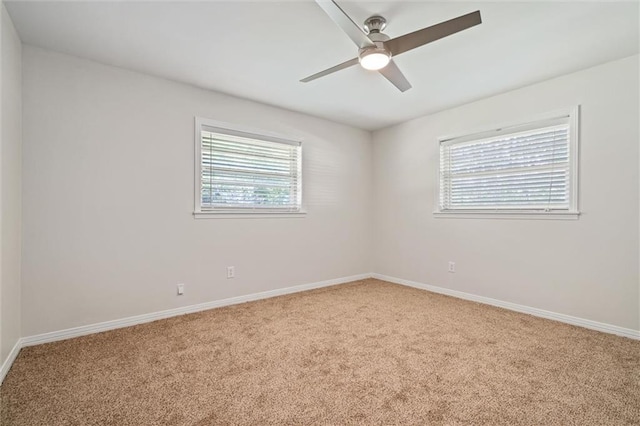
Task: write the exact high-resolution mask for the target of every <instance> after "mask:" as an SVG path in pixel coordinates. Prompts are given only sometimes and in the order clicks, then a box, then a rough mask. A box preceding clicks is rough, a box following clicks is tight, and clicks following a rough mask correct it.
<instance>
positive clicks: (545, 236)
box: [373, 56, 640, 330]
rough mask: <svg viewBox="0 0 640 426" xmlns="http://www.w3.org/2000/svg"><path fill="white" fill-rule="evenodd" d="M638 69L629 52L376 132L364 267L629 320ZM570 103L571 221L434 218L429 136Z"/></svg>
mask: <svg viewBox="0 0 640 426" xmlns="http://www.w3.org/2000/svg"><path fill="white" fill-rule="evenodd" d="M638 76H639V73H638V56H634V57H630V58H626V59H622V60H618V61H615V62H610V63H607V64H604V65H600V66H597V67H594V68H590V69H587V70H584V71H580V72H576V73H573V74H569V75H566V76H563V77H559V78H555V79H552V80H548V81H545V82H542V83H539V84H536V85H532V86H529V87H525V88H522V89H519V90H515V91H512V92H509V93H505V94H502V95H499V96H495V97H492V98H488V99H485V100H481V101H478V102H474V103H471V104H467V105H464V106H461V107H458V108H454V109H451V110H448V111H444V112H440V113H437V114H433V115H430V116H426V117H422V118H419V119H416V120H412V121H409V122H407V123H403V124H400V125H398V126H394V127H391V128H387V129H383V130H381V131H378V132H375V133H374V167H373V169H374V188H375V195H374V212H375V215H374V226H375V229H376V233H375V243H374V248H375V254H374V270H375V272H378V273H380V274H384V275H388V276H392V277H396V278H401V279H406V280H411V281H416V282H419V283H423V284H429V285H434V286H440V287H445V288H448V289H453V290H459V291H463V292H467V293H471V294H474V295H479V296H485V297H491V298H494V299H498V300H502V301H507V302H513V303H518V304H521V305H526V306H529V307H535V308H540V309H545V310H549V311H552V312H556V313H562V314H566V315H572V316H576V317H580V318H584V319H590V320H594V321H599V322H604V323H608V324H612V325H617V326H621V327H627V328H631V329H635V330H638V329H640V314H639V299H640V296H639V289H638V287H639V277H638V266H639V265H638V255H639V253H638V244H639V241H638V223H639V215H638V200H637V196H638V195H637V194H638V191H639V187H638V182H639V173H638V165H639V163H638V145H639V143H638V139H639V132H638V120H639V118H638V117H639V114H640V111H639V107H638V94H639V87H638ZM578 104H579V105H580V106H581V139H580V180H579V185H580V191H579V192H580V199H579V202H580V210H581V211H582V216H581V217H580V219H579V220H577V221H561V220H512V219H505V220H501V219H457V218H454V219H450V218H434V216H433V214H432V212H433V211H434V210H435V209H436V195H437V190H438V188H437V166H438V142H437V138H438V137H439V136H445V135H450V134H460V133H464V132H465V131H472V130H476V129H479V128H480V129H481V128H483V127H487V126H488V127H491V126H492V125H497V124H501V123H505V122H507V123H508V122H518V121H527V119H528V118H529V117H532V116H535V115H538V114H540V113H545V112H548V111H553V110H557V109H559V108H565V107H571V106H574V105H578ZM448 261H455V262H456V270H457V271H456V273H453V274H452V273H448V272H447V262H448Z"/></svg>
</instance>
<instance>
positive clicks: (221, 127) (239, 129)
mask: <svg viewBox="0 0 640 426" xmlns="http://www.w3.org/2000/svg"><path fill="white" fill-rule="evenodd" d="M203 128H206V129H207V130H209V131H212V132H220V133H226V134H235V135H237V136H244V137H250V138H255V139H259V140H265V141H271V142H278V143H285V144H289V145H297V146H302V140H301V139H294V138H291V137H289V136H284V135H280V134H278V133H274V132H267V131H264V130H259V129H253V128H249V127H246V126H239V125H237V124H231V123H225V122H222V121H216V120H211V119H208V118H202V117H195V126H194V146H195V155H194V163H195V164H194V165H195V167H194V170H195V174H194V207H193V216H194V217H195V218H196V219H265V218H269V219H277V218H301V217H305V216H306V214H307V213H306V211H305V210H304V191H302V197H303V198H302V205H301V206H300V209H299V210H297V211H283V210H280V209H269V208H260V209H243V210H240V209H215V210H209V209H206V210H203V209H202V205H201V196H202V194H201V193H200V191H201V184H200V179H201V176H202V175H201V173H202V141H201V137H202V135H201V130H202V129H203ZM299 179H300V185H301V186H302V185H303V183H302V173H301V175H300V176H299Z"/></svg>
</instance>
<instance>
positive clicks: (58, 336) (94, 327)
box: [21, 274, 371, 347]
mask: <svg viewBox="0 0 640 426" xmlns="http://www.w3.org/2000/svg"><path fill="white" fill-rule="evenodd" d="M370 277H371V274H360V275H352V276H350V277H343V278H336V279H332V280H326V281H319V282H315V283H310V284H302V285H297V286H293V287H286V288H279V289H275V290H269V291H263V292H260V293H253V294H247V295H244V296H236V297H230V298H228V299H221V300H214V301H211V302H205V303H200V304H197V305H189V306H183V307H180V308H175V309H169V310H166V311H160V312H151V313H148V314H143V315H136V316H133V317H127V318H122V319H118V320H113V321H105V322H101V323H97V324H89V325H83V326H80V327H74V328H68V329H66V330H60V331H52V332H50V333H43V334H37V335H34V336H28V337H23V338H22V339H21V340H22V346H23V347H25V346H33V345H40V344H42V343H50V342H56V341H58V340H65V339H71V338H74V337H80V336H85V335H87V334H93V333H100V332H102V331H108V330H114V329H116V328H122V327H129V326H132V325H137V324H143V323H146V322H151V321H157V320H160V319H164V318H170V317H175V316H178V315H184V314H191V313H194V312H200V311H205V310H207V309H213V308H219V307H222V306H229V305H236V304H238V303H245V302H251V301H254V300H260V299H267V298H270V297H275V296H282V295H285V294H291V293H298V292H301V291H306V290H312V289H315V288H321V287H328V286H332V285H337V284H344V283H348V282H351V281H358V280H362V279H365V278H370Z"/></svg>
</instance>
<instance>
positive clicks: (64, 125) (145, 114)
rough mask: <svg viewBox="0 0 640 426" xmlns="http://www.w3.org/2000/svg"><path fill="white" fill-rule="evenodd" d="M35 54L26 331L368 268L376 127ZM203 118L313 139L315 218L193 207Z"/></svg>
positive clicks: (310, 186) (27, 136) (27, 132)
mask: <svg viewBox="0 0 640 426" xmlns="http://www.w3.org/2000/svg"><path fill="white" fill-rule="evenodd" d="M23 55H24V56H23V58H24V61H23V72H24V73H23V81H24V85H23V94H24V99H23V101H24V121H25V123H26V126H25V129H24V182H23V185H24V193H23V203H24V204H23V205H24V214H23V222H24V229H25V232H24V236H23V245H24V257H23V267H22V273H23V280H22V297H23V300H22V303H23V304H22V306H23V326H22V334H23V336H29V335H34V334H38V333H44V332H48V331H55V330H61V329H65V328H69V327H75V326H80V325H85V324H92V323H96V322H101V321H107V320H113V319H120V318H124V317H128V316H132V315H138V314H144V313H149V312H155V311H160V310H164V309H170V308H175V307H180V306H186V305H192V304H196V303H202V302H207V301H213V300H218V299H223V298H228V297H232V296H238V295H244V294H250V293H256V292H260V291H266V290H272V289H278V288H283V287H289V286H294V285H300V284H306V283H313V282H318V281H323V280H328V279H334V278H340V277H347V276H351V275H354V274H361V273H366V272H369V271H370V269H371V268H370V263H369V260H370V256H369V247H370V243H371V240H370V239H371V232H370V231H371V223H370V207H371V181H372V179H371V176H372V171H371V164H372V159H371V156H372V146H371V140H370V134H369V133H368V132H365V131H362V130H358V129H354V128H351V127H347V126H344V125H339V124H335V123H332V122H329V121H326V120H321V119H318V118H313V117H310V116H307V115H303V114H299V113H294V112H290V111H285V110H282V109H279V108H274V107H270V106H266V105H262V104H258V103H255V102H250V101H245V100H241V99H238V98H234V97H230V96H225V95H222V94H217V93H213V92H210V91H205V90H201V89H197V88H194V87H191V86H187V85H183V84H178V83H174V82H170V81H167V80H163V79H159V78H155V77H150V76H146V75H143V74H139V73H134V72H129V71H125V70H122V69H119V68H113V67H109V66H105V65H100V64H97V63H94V62H90V61H86V60H81V59H77V58H74V57H70V56H65V55H62V54H57V53H53V52H50V51H46V50H42V49H39V48H33V47H29V46H25V47H24V50H23ZM194 116H201V117H205V118H211V119H214V120H219V121H224V122H229V123H235V124H239V125H246V126H250V127H253V128H259V129H264V130H267V131H272V132H278V133H282V134H285V135H290V136H293V137H300V138H302V139H303V141H304V142H303V185H304V186H303V201H304V204H305V207H306V210H307V211H308V214H307V216H306V217H304V218H290V219H289V218H288V219H273V218H272V219H194V218H193V216H192V212H193V187H194V176H193V175H194V158H193V156H194V147H193V145H194V142H193V139H194V136H193V135H194ZM228 265H233V266H235V268H236V271H235V272H236V278H235V279H231V280H228V279H226V267H227V266H228ZM177 283H185V284H186V294H185V295H184V296H180V297H178V296H176V284H177Z"/></svg>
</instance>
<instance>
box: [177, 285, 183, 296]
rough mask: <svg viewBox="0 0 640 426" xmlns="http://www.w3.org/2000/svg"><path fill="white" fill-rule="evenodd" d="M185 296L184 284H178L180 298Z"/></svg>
mask: <svg viewBox="0 0 640 426" xmlns="http://www.w3.org/2000/svg"><path fill="white" fill-rule="evenodd" d="M183 294H184V284H178V296H182V295H183Z"/></svg>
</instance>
